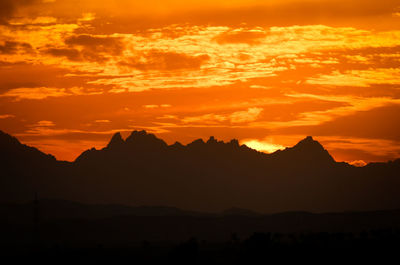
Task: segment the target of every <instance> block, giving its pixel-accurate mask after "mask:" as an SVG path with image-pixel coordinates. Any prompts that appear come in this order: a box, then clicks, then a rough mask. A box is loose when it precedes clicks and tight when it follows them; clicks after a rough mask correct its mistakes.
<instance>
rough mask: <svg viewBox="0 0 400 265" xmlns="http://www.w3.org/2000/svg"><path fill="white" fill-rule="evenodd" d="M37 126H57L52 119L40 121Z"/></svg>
mask: <svg viewBox="0 0 400 265" xmlns="http://www.w3.org/2000/svg"><path fill="white" fill-rule="evenodd" d="M34 126H35V127H53V126H55V124H54V122H52V121H46V120H43V121H38V122H37V124H35V125H34Z"/></svg>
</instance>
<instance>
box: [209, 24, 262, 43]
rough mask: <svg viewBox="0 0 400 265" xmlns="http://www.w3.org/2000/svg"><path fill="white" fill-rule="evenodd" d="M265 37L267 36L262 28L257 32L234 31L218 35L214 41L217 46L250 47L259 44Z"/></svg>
mask: <svg viewBox="0 0 400 265" xmlns="http://www.w3.org/2000/svg"><path fill="white" fill-rule="evenodd" d="M266 36H267V34H266V33H265V31H264V29H262V28H261V29H258V30H241V29H235V30H232V31H227V32H224V33H222V34H220V35H218V36H217V37H216V38H215V40H216V41H217V42H218V43H219V44H235V43H247V44H250V45H252V44H261V42H262V41H261V40H262V39H263V38H265V37H266Z"/></svg>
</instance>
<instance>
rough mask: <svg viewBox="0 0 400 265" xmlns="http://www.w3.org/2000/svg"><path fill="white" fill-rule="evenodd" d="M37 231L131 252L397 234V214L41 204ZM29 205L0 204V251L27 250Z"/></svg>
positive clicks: (49, 241)
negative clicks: (275, 238) (197, 243)
mask: <svg viewBox="0 0 400 265" xmlns="http://www.w3.org/2000/svg"><path fill="white" fill-rule="evenodd" d="M37 205H38V206H37V209H38V210H37V212H38V218H37V219H36V220H37V221H36V225H37V227H38V228H37V229H38V230H37V231H38V232H39V233H40V240H41V241H42V243H43V244H45V245H50V246H51V245H55V244H59V243H60V242H62V244H67V245H72V246H75V247H81V246H82V247H83V246H89V247H90V246H91V247H93V246H96V245H97V244H106V245H107V246H110V245H117V246H125V247H127V246H131V245H132V244H134V245H137V244H142V242H143V241H149V242H153V243H154V242H182V241H185V240H188V239H190V238H191V237H195V238H197V239H199V240H206V241H209V242H227V241H228V240H231V239H232V236H233V235H235V236H236V237H237V238H238V239H244V238H247V237H249V236H250V235H252V234H253V233H260V232H261V233H285V234H292V235H295V234H301V233H310V232H312V233H321V232H323V233H342V236H343V235H344V234H343V233H354V234H358V233H361V232H364V231H374V230H386V231H392V230H394V231H399V229H400V210H388V211H369V212H340V213H319V214H315V213H309V212H283V213H276V214H260V213H256V212H253V211H250V210H246V209H237V208H234V209H227V210H224V211H222V212H219V213H202V212H194V211H185V210H181V209H178V208H173V207H162V206H140V207H129V206H124V205H115V204H114V205H110V204H109V205H97V204H96V205H90V204H82V203H76V202H70V201H63V200H49V199H40V200H39V201H38V203H37ZM33 209H34V204H33V203H32V202H28V203H24V204H15V203H13V204H11V203H8V204H0V217H1V218H0V233H1V234H2V237H1V238H0V246H4V245H16V246H19V245H26V244H30V243H31V240H32V233H33V232H34V231H35V225H34V224H35V221H34V211H33Z"/></svg>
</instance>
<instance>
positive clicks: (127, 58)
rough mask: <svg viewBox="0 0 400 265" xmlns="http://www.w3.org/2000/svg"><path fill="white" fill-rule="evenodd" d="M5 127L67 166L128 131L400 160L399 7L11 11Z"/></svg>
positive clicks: (243, 4)
mask: <svg viewBox="0 0 400 265" xmlns="http://www.w3.org/2000/svg"><path fill="white" fill-rule="evenodd" d="M0 129H1V130H3V131H5V132H8V133H10V134H12V135H15V136H17V137H18V138H19V139H20V140H21V141H22V142H23V143H26V144H29V145H33V146H36V147H38V148H40V149H41V150H42V151H44V152H48V153H52V154H54V155H55V156H56V157H57V158H58V159H64V160H74V159H75V158H76V157H77V156H78V155H79V154H80V153H81V152H82V151H84V150H85V149H88V148H90V147H92V146H94V147H97V148H101V147H103V146H104V145H105V144H106V142H107V141H108V140H109V138H110V137H111V135H112V134H113V133H115V132H117V131H121V132H123V134H125V135H126V134H128V132H130V131H132V130H135V129H145V130H147V131H149V132H153V133H155V134H156V135H157V136H158V137H160V138H162V139H164V140H166V141H167V142H168V143H173V142H174V141H180V142H182V143H188V142H189V141H192V140H194V139H196V138H208V137H209V136H210V135H214V136H215V137H216V138H218V139H221V140H230V139H231V138H237V139H239V140H240V141H241V143H246V144H248V145H249V146H250V147H253V148H256V149H259V150H265V151H268V152H271V151H274V150H276V149H279V148H284V147H285V146H291V145H293V144H295V143H296V142H298V141H299V140H300V139H302V138H304V137H305V136H307V135H313V136H314V138H315V139H317V140H318V141H320V142H321V143H322V144H323V145H324V146H325V147H326V148H327V149H328V150H329V151H330V153H331V154H332V155H333V156H334V158H335V159H336V160H337V161H348V162H351V161H358V160H363V161H365V162H370V161H386V160H389V159H394V158H397V157H400V3H399V2H398V0H396V1H395V0H385V1H375V0H355V1H344V0H326V1H322V0H308V1H305V0H285V1H283V0H279V1H275V0H273V1H260V0H252V1H249V0H246V1H245V0H229V1H218V0H213V1H211V0H210V1H208V0H207V1H205V0H202V1H199V0H186V1H180V0H163V1H161V0H148V1H128V0H113V1H112V0H108V1H99V0H96V1H95V0H79V1H78V0H3V1H1V2H0Z"/></svg>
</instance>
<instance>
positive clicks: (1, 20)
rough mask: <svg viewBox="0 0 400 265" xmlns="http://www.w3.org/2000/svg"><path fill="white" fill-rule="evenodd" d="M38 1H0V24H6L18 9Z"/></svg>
mask: <svg viewBox="0 0 400 265" xmlns="http://www.w3.org/2000/svg"><path fill="white" fill-rule="evenodd" d="M35 2H38V0H1V1H0V24H7V21H8V19H10V18H11V17H12V16H13V15H14V13H15V12H16V11H17V10H18V8H20V7H22V6H27V5H31V4H33V3H35Z"/></svg>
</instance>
